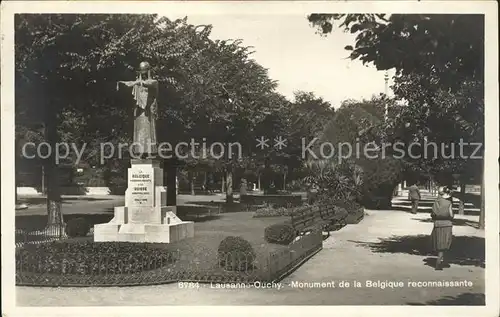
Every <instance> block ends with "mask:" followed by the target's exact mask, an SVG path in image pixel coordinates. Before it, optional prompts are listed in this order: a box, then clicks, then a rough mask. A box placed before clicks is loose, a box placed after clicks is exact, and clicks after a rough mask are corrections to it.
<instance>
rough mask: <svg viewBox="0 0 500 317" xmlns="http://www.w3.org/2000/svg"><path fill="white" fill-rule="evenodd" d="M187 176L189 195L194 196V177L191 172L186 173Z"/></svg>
mask: <svg viewBox="0 0 500 317" xmlns="http://www.w3.org/2000/svg"><path fill="white" fill-rule="evenodd" d="M188 174H189V189H190V191H191V195H193V196H194V175H193V172H188Z"/></svg>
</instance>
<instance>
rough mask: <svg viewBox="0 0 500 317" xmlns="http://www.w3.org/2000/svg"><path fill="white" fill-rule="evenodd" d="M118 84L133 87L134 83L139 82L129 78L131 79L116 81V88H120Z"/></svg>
mask: <svg viewBox="0 0 500 317" xmlns="http://www.w3.org/2000/svg"><path fill="white" fill-rule="evenodd" d="M120 84H124V85H125V86H127V87H134V86H135V85H137V84H139V81H137V80H131V81H123V80H120V81H119V82H118V83H116V90H120Z"/></svg>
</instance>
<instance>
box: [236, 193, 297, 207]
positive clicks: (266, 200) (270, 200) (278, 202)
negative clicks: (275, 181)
mask: <svg viewBox="0 0 500 317" xmlns="http://www.w3.org/2000/svg"><path fill="white" fill-rule="evenodd" d="M240 203H241V204H243V205H247V206H252V205H265V204H269V205H275V207H297V206H300V205H302V196H300V195H241V196H240Z"/></svg>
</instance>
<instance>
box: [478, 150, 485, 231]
mask: <svg viewBox="0 0 500 317" xmlns="http://www.w3.org/2000/svg"><path fill="white" fill-rule="evenodd" d="M482 172H483V173H482V176H481V177H482V180H481V208H480V211H479V229H484V228H485V221H484V205H485V200H484V185H485V184H484V159H483V171H482Z"/></svg>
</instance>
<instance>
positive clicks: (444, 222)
mask: <svg viewBox="0 0 500 317" xmlns="http://www.w3.org/2000/svg"><path fill="white" fill-rule="evenodd" d="M452 207H453V204H452V200H451V195H450V190H449V189H448V188H446V187H440V188H439V191H438V198H437V199H436V200H435V201H434V205H433V206H432V212H431V218H432V219H433V220H434V229H433V230H432V234H431V240H432V246H433V248H434V252H437V256H438V257H437V260H436V267H435V269H436V270H442V269H443V267H445V266H446V267H447V266H448V265H447V264H445V260H444V255H445V252H446V251H448V250H449V249H450V246H451V241H452V238H453V234H452V227H453V222H452V220H453V208H452Z"/></svg>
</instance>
